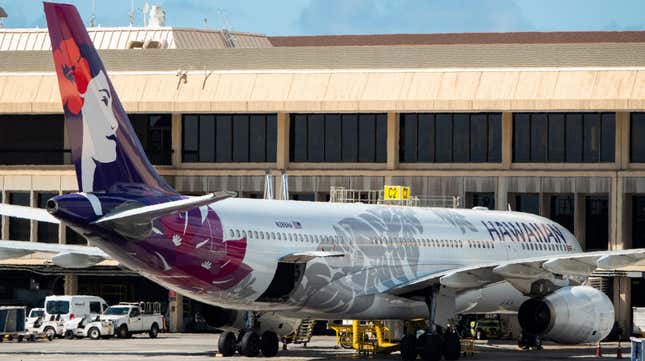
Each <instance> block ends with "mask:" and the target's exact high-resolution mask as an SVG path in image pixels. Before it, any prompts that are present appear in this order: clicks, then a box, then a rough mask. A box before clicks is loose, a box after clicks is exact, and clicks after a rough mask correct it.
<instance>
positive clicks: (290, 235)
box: [289, 233, 293, 241]
mask: <svg viewBox="0 0 645 361" xmlns="http://www.w3.org/2000/svg"><path fill="white" fill-rule="evenodd" d="M289 240H290V241H293V235H292V234H291V233H289Z"/></svg>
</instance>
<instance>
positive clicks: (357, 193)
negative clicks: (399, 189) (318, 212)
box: [329, 187, 461, 208]
mask: <svg viewBox="0 0 645 361" xmlns="http://www.w3.org/2000/svg"><path fill="white" fill-rule="evenodd" d="M329 201H330V202H332V203H365V204H390V205H398V206H409V207H442V208H459V207H461V197H459V196H429V197H418V196H410V197H409V199H401V200H385V198H384V190H383V189H367V190H366V189H348V188H345V187H330V189H329Z"/></svg>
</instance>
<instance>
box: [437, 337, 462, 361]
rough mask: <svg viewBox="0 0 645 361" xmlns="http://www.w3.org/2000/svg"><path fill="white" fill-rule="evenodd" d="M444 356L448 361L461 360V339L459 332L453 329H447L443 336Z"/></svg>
mask: <svg viewBox="0 0 645 361" xmlns="http://www.w3.org/2000/svg"><path fill="white" fill-rule="evenodd" d="M441 352H442V353H443V357H444V358H445V359H446V360H448V361H453V360H459V356H460V355H461V341H460V340H459V333H457V331H456V330H453V329H447V330H446V333H445V334H444V336H443V349H442V350H441Z"/></svg>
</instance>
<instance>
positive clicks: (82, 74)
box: [54, 38, 92, 114]
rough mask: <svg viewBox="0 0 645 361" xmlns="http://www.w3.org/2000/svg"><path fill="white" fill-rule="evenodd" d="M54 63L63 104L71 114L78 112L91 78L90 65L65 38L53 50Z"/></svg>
mask: <svg viewBox="0 0 645 361" xmlns="http://www.w3.org/2000/svg"><path fill="white" fill-rule="evenodd" d="M54 63H55V64H56V75H57V76H58V84H59V86H60V93H61V96H62V98H63V105H64V106H67V109H68V110H69V111H70V112H71V113H73V114H79V113H80V112H81V108H83V97H82V96H81V95H82V94H85V91H86V90H87V84H88V83H89V82H90V80H91V79H92V74H91V72H90V65H89V63H88V61H87V59H85V58H84V57H82V56H81V52H80V50H79V48H78V45H76V42H74V39H71V38H70V39H65V40H63V41H61V42H60V44H59V45H58V49H55V50H54Z"/></svg>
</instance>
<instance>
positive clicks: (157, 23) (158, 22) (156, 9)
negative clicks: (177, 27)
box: [148, 5, 166, 28]
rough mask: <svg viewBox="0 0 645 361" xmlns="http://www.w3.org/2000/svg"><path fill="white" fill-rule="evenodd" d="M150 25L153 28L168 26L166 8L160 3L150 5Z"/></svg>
mask: <svg viewBox="0 0 645 361" xmlns="http://www.w3.org/2000/svg"><path fill="white" fill-rule="evenodd" d="M148 26H150V27H151V28H160V27H162V26H166V10H164V8H162V7H161V6H158V5H152V6H151V7H150V20H149V21H148Z"/></svg>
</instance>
